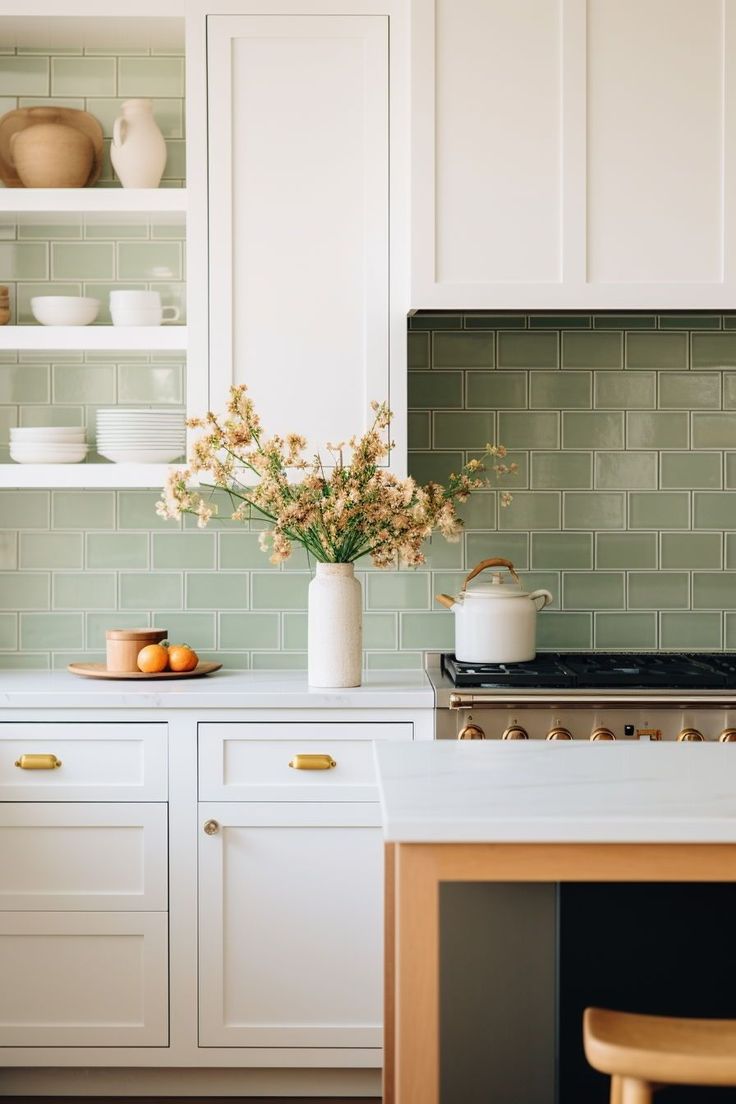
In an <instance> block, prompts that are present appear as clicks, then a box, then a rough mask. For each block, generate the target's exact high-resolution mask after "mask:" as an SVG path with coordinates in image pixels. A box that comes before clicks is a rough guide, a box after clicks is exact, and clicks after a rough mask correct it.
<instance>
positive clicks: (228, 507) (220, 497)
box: [169, 488, 268, 532]
mask: <svg viewBox="0 0 736 1104" xmlns="http://www.w3.org/2000/svg"><path fill="white" fill-rule="evenodd" d="M202 497H203V498H204V499H205V501H206V502H207V503H208V505H210V506H211V507H212V508H213V509H214V510H215V514H214V516H213V518H212V520H211V521H210V529H211V530H213V531H214V530H220V529H233V530H235V531H236V532H240V531H242V529H243V522H242V521H233V520H232V514H233V504H232V500H231V499H230V496H229V495H226V494H225V493H224V492H219V491H210V490H207V489H205V488H203V490H202ZM249 524H250V526H251V529H253V530H254V531H255V530H256V529H261V528H263V529H266V528H268V526H267V525H266V524H265V523H264V522H263V520H262V519H261V518H257V516H256V515H255V514H254V516H253V520H252V521H251V522H250V523H249ZM169 525H171V523H170V522H169ZM184 528H185V529H196V530H197V531H198V532H201V529H200V528H199V523H198V519H197V517H196V516H195V515H193V514H186V515H185V516H184Z"/></svg>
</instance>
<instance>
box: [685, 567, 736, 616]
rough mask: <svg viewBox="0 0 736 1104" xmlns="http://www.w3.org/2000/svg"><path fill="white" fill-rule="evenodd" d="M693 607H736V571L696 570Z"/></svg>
mask: <svg viewBox="0 0 736 1104" xmlns="http://www.w3.org/2000/svg"><path fill="white" fill-rule="evenodd" d="M693 609H713V610H722V609H736V572H733V571H732V572H725V571H718V572H712V571H711V572H703V573H700V572H697V571H696V572H695V573H694V574H693Z"/></svg>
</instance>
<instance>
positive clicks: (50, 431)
mask: <svg viewBox="0 0 736 1104" xmlns="http://www.w3.org/2000/svg"><path fill="white" fill-rule="evenodd" d="M86 455H87V444H86V440H85V428H84V426H22V427H11V430H10V459H11V460H15V462H16V463H17V464H80V463H81V462H82V460H84V458H85V456H86Z"/></svg>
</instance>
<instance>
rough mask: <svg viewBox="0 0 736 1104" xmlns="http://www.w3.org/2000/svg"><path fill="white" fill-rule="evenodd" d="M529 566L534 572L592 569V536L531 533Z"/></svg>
mask: <svg viewBox="0 0 736 1104" xmlns="http://www.w3.org/2000/svg"><path fill="white" fill-rule="evenodd" d="M531 564H532V567H533V568H534V570H535V571H539V570H542V569H545V568H560V569H564V568H579V569H582V570H584V569H586V568H592V566H593V535H592V533H532V555H531Z"/></svg>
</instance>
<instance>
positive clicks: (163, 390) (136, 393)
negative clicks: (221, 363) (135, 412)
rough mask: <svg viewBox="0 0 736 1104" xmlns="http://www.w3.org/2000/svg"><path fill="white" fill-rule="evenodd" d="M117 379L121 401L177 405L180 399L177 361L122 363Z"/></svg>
mask: <svg viewBox="0 0 736 1104" xmlns="http://www.w3.org/2000/svg"><path fill="white" fill-rule="evenodd" d="M117 378H118V402H120V403H155V404H157V405H158V404H160V405H163V404H165V403H173V404H175V405H177V406H178V405H180V404H181V403H182V402H183V399H184V389H183V383H182V368H181V365H179V364H170V365H167V364H155V365H154V364H151V365H147V364H121V365H120V366H119V367H118V377H117ZM88 401H90V402H92V401H94V400H88Z"/></svg>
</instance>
